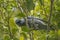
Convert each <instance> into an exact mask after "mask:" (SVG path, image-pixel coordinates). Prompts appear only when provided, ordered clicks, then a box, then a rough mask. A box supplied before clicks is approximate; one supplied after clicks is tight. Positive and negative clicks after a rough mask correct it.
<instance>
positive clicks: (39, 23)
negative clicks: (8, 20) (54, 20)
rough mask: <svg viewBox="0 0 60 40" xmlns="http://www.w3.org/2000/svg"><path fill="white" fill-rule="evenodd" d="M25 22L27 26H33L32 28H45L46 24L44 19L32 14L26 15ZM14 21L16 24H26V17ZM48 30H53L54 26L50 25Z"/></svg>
mask: <svg viewBox="0 0 60 40" xmlns="http://www.w3.org/2000/svg"><path fill="white" fill-rule="evenodd" d="M27 22H28V23H27V24H28V27H29V28H33V29H34V30H42V29H43V30H47V24H46V21H44V20H42V19H40V18H36V17H33V16H28V17H27ZM15 23H16V24H17V25H18V26H26V19H25V18H21V19H16V20H15ZM50 30H54V28H53V27H52V26H50Z"/></svg>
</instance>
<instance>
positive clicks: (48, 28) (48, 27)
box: [47, 0, 54, 40]
mask: <svg viewBox="0 0 60 40" xmlns="http://www.w3.org/2000/svg"><path fill="white" fill-rule="evenodd" d="M53 1H54V0H51V4H50V14H49V18H48V24H47V35H48V34H49V31H50V24H51V17H52V10H53V9H52V8H53ZM47 40H49V35H48V36H47Z"/></svg>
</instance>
